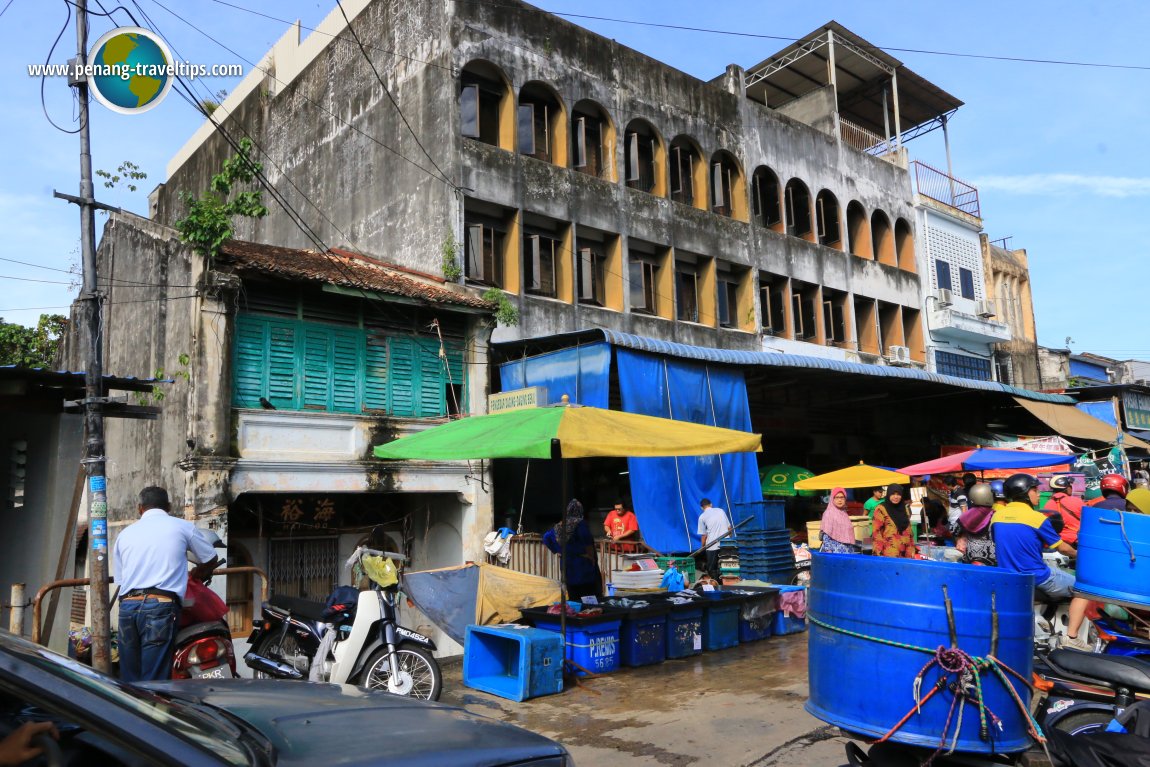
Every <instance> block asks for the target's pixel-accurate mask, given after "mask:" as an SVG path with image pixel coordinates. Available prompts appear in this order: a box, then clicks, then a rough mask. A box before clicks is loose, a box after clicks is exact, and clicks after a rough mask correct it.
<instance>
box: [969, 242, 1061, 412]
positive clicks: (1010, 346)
mask: <svg viewBox="0 0 1150 767" xmlns="http://www.w3.org/2000/svg"><path fill="white" fill-rule="evenodd" d="M980 240H981V246H982V266H983V270H984V272H985V274H986V301H987V304H988V306H989V309H991V310H993V311H994V313H995V318H996V319H998V320H1001V321H1002V322H1005V323H1006V325H1007V327H1009V328H1010V340H1009V341H1007V342H1006V343H1001V344H998V345H997V346H996V347H995V350H994V362H995V367H996V370H995V377H996V378H997V379H998V380H999V381H1001V382H1002V383H1008V384H1014V385H1016V386H1023V387H1025V388H1028V389H1042V388H1046V387H1045V384H1044V381H1043V379H1042V375H1041V369H1040V365H1039V358H1038V329H1037V327H1036V325H1035V321H1034V297H1033V295H1032V293H1031V290H1030V262H1029V260H1028V259H1027V255H1026V250H1025V249H1024V248H1006V247H1000V246H998V245H995V244H994V243H992V242H990V239H989V238H988V237H987V236H986V235H985V234H982V235H980ZM1004 244H1005V243H1004Z"/></svg>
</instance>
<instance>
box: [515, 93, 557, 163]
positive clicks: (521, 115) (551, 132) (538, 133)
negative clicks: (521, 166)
mask: <svg viewBox="0 0 1150 767" xmlns="http://www.w3.org/2000/svg"><path fill="white" fill-rule="evenodd" d="M517 114H518V119H517V121H516V135H517V140H518V147H519V153H520V154H525V155H527V156H529V157H534V158H535V159H537V160H543V161H544V162H551V163H555V164H556V165H564V166H565V165H566V164H567V156H566V155H567V119H566V117H565V116H564V114H563V104H562V102H560V101H559V96H557V95H556V94H555V91H554V90H552V89H551V87H550V86H548V85H545V84H544V83H537V82H532V83H527V84H526V85H524V86H523V87H522V88H521V89H520V90H519V108H518V112H517Z"/></svg>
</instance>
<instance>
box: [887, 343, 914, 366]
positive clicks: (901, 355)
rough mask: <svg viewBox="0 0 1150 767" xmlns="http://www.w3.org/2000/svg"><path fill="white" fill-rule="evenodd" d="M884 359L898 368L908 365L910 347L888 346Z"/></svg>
mask: <svg viewBox="0 0 1150 767" xmlns="http://www.w3.org/2000/svg"><path fill="white" fill-rule="evenodd" d="M886 359H887V362H889V363H890V364H892V365H898V366H900V367H902V366H906V365H909V364H910V347H909V346H888V347H887V348H886Z"/></svg>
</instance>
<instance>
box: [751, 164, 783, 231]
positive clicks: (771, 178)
mask: <svg viewBox="0 0 1150 767" xmlns="http://www.w3.org/2000/svg"><path fill="white" fill-rule="evenodd" d="M751 215H753V216H754V217H755V223H756V224H758V225H759V226H762V227H766V228H767V229H771V230H773V231H776V232H781V231H783V206H782V200H781V197H780V194H779V177H778V176H776V175H775V172H774V171H773V170H771V169H770V168H768V167H766V166H765V165H760V166H759V167H758V168H756V169H755V175H754V176H752V177H751Z"/></svg>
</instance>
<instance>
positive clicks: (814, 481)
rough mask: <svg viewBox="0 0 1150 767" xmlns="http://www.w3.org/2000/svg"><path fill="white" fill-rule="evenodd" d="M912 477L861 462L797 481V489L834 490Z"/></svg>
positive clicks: (907, 480)
mask: <svg viewBox="0 0 1150 767" xmlns="http://www.w3.org/2000/svg"><path fill="white" fill-rule="evenodd" d="M909 481H910V477H908V476H907V475H905V474H903V473H902V472H898V471H894V470H892V469H884V468H883V467H881V466H871V465H869V464H865V463H859V464H857V465H855V466H848V467H846V468H845V469H839V470H838V471H831V472H827V473H826V474H819V475H817V476H814V477H811V478H810V479H801V480H799V481H798V482H796V483H795V489H796V490H833V489H834V488H836V487H842V488H848V487H878V486H879V485H889V484H891V483H892V482H900V483H906V482H909Z"/></svg>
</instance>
